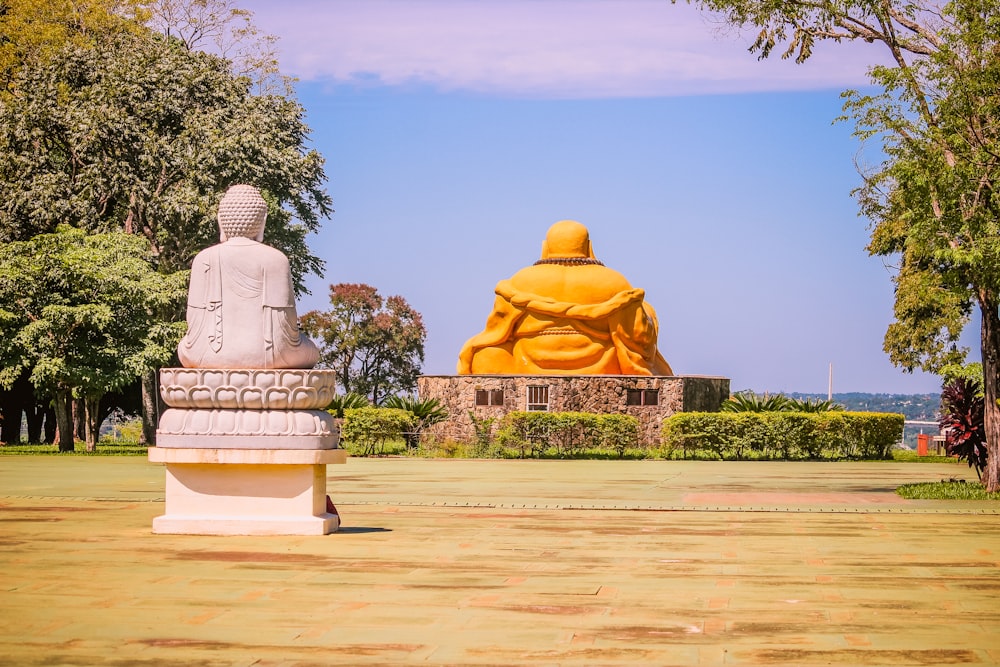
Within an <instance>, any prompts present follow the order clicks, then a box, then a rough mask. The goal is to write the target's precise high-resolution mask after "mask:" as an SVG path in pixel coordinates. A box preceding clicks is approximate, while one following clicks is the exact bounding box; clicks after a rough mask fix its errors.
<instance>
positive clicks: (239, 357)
mask: <svg viewBox="0 0 1000 667" xmlns="http://www.w3.org/2000/svg"><path fill="white" fill-rule="evenodd" d="M266 219H267V202H266V201H264V198H263V197H262V196H261V194H260V192H259V191H258V190H257V189H256V188H254V187H252V186H249V185H234V186H232V187H231V188H229V190H228V191H227V192H226V194H225V195H224V196H223V198H222V201H221V202H220V204H219V215H218V220H219V230H220V241H221V242H220V243H219V244H218V245H214V246H212V247H210V248H206V249H205V250H203V251H201V252H200V253H198V255H197V256H196V257H195V259H194V262H193V263H192V265H191V285H190V287H189V289H188V305H187V325H188V330H187V333H186V334H185V335H184V338H183V339H182V340H181V342H180V345H178V347H177V354H178V356H179V357H180V361H181V364H182V365H184V366H185V367H186V368H312V367H313V366H314V365H315V364H316V362H317V361H318V360H319V350H318V349H317V348H316V345H315V344H314V343H313V342H312V341H311V340H310V339H309V338H307V337H306V336H305V335H303V334H302V333H300V332H299V328H298V316H297V314H296V312H295V293H294V290H293V288H292V274H291V271H290V270H289V266H288V258H287V257H285V255H284V254H283V253H282V252H281V251H279V250H276V249H275V248H272V247H270V246H267V245H264V244H263V243H261V241H262V239H263V238H264V222H265V220H266Z"/></svg>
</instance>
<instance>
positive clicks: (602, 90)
mask: <svg viewBox="0 0 1000 667" xmlns="http://www.w3.org/2000/svg"><path fill="white" fill-rule="evenodd" d="M243 4H244V5H246V6H247V7H248V8H249V9H252V10H253V11H254V13H255V20H256V22H257V23H258V25H259V26H260V27H261V28H262V29H263V30H264V31H266V32H269V33H272V34H275V35H277V36H278V37H279V38H280V42H279V48H280V51H281V62H282V67H283V69H284V70H285V71H286V72H287V73H290V74H293V75H295V76H298V77H300V78H302V79H307V80H325V81H329V82H331V83H334V84H345V83H346V84H350V83H356V84H360V85H373V84H374V85H384V86H406V85H424V86H430V87H432V88H435V89H438V90H442V91H469V92H474V93H479V94H487V95H498V96H518V97H523V96H526V97H569V98H591V97H637V96H669V95H689V94H702V93H730V92H747V91H765V90H795V89H798V90H802V89H820V88H834V87H845V86H857V85H863V84H864V83H865V81H866V79H865V71H866V67H867V65H868V64H870V63H871V60H872V57H873V53H877V52H875V51H873V50H872V49H871V48H870V47H869V48H864V47H863V46H862V45H857V46H856V47H855V45H851V47H848V48H845V47H844V45H840V46H839V47H838V46H835V45H829V48H820V49H818V52H817V55H815V56H814V57H813V58H812V59H810V61H809V62H807V63H806V64H804V65H795V64H794V63H792V62H791V61H781V60H780V59H778V58H776V57H773V58H772V59H771V60H770V61H766V62H758V61H757V60H756V58H755V57H754V56H753V55H751V54H749V53H747V50H746V49H747V45H748V44H749V41H748V40H747V39H746V38H745V37H741V36H740V35H737V34H736V33H734V32H733V31H731V30H728V31H727V30H723V29H722V27H721V24H720V23H719V22H718V21H715V20H713V19H712V18H711V17H708V16H706V15H705V14H703V13H701V12H699V11H698V10H697V9H695V8H694V7H692V6H689V5H687V4H684V3H683V0H681V2H679V3H678V4H672V3H671V2H670V1H669V0H332V1H326V2H324V1H320V0H290V1H285V2H280V3H278V2H268V1H266V0H254V1H251V2H245V3H243Z"/></svg>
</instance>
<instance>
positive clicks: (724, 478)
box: [0, 456, 1000, 667]
mask: <svg viewBox="0 0 1000 667" xmlns="http://www.w3.org/2000/svg"><path fill="white" fill-rule="evenodd" d="M970 475H971V476H974V474H973V473H971V472H970V471H969V470H968V469H967V468H966V467H965V466H964V465H961V466H960V465H948V464H895V463H714V462H629V461H625V462H616V461H610V462H592V461H581V462H573V461H442V460H412V459H382V460H375V459H351V460H349V461H348V462H347V464H346V465H343V466H330V467H329V480H330V481H329V491H330V494H331V496H332V497H333V500H334V502H335V503H336V504H337V506H338V509H339V510H340V514H341V516H342V518H343V522H344V528H343V529H342V531H341V532H340V533H337V534H334V535H328V536H324V537H266V538H264V537H198V536H172V535H153V534H152V533H151V531H150V527H151V522H152V519H153V517H155V516H157V515H158V514H160V513H162V508H163V505H162V495H163V483H164V471H163V468H162V467H161V466H158V465H155V464H151V463H148V462H147V461H146V460H145V459H143V458H137V457H131V458H126V457H122V458H105V457H94V458H85V457H55V456H48V457H32V456H25V457H21V456H4V457H0V664H2V665H150V666H153V665H185V666H194V667H198V666H212V665H247V666H249V665H261V666H264V665H289V666H290V665H333V664H337V665H371V664H381V665H401V664H419V663H422V664H429V665H441V664H448V665H487V664H488V665H619V664H640V665H1000V503H976V502H961V503H960V502H937V501H906V500H902V499H900V498H899V497H897V496H896V495H895V494H894V493H893V489H894V488H895V487H896V486H897V485H898V484H901V483H905V482H916V481H937V480H939V479H942V478H950V477H960V478H970Z"/></svg>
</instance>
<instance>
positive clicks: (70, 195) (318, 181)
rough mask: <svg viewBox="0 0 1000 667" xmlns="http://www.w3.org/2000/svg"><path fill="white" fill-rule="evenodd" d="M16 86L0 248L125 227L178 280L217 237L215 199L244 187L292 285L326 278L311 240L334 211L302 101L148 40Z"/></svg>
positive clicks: (0, 125) (97, 48) (32, 72)
mask: <svg viewBox="0 0 1000 667" xmlns="http://www.w3.org/2000/svg"><path fill="white" fill-rule="evenodd" d="M17 84H18V85H17V86H16V91H15V92H14V93H13V94H12V95H11V96H10V97H9V99H8V100H7V101H6V102H4V103H3V104H0V156H2V157H3V159H2V160H0V201H2V202H3V206H2V208H0V241H12V240H23V239H26V238H30V237H31V236H33V235H34V234H40V233H47V232H51V231H53V230H54V229H55V227H56V225H57V224H59V223H62V222H65V223H69V224H71V225H74V226H77V227H81V228H84V229H87V230H88V231H91V232H106V231H110V230H115V229H121V230H123V231H125V232H127V233H135V234H141V235H142V236H144V237H145V238H146V240H147V241H148V243H149V246H150V248H151V250H152V253H153V258H154V261H155V263H156V265H157V266H158V268H159V269H160V270H161V271H163V272H166V273H169V272H172V271H177V270H183V269H186V268H187V267H188V265H189V263H190V261H191V259H192V258H193V257H194V255H195V254H196V253H197V252H198V251H199V250H201V249H203V248H204V247H206V246H208V245H211V244H212V243H214V242H216V239H217V238H218V230H217V228H216V225H215V221H214V211H215V207H216V205H217V201H218V199H219V193H221V192H223V191H224V190H225V189H226V188H227V187H228V186H229V185H232V184H233V183H239V182H245V183H251V184H254V185H256V186H257V187H260V188H261V189H262V190H263V191H264V192H265V195H266V196H267V197H268V199H269V202H270V203H271V206H270V214H269V218H268V227H267V231H266V236H265V240H266V241H267V242H268V243H269V244H271V245H274V246H276V247H278V248H279V249H281V250H282V251H283V252H285V254H287V255H288V256H289V259H290V261H291V264H292V272H293V275H294V277H295V279H296V284H297V285H298V286H301V279H302V276H303V275H304V274H305V273H307V272H318V271H319V270H320V268H321V266H322V264H321V261H320V260H319V259H318V258H317V257H316V256H314V255H313V254H312V253H311V252H310V251H309V249H308V247H307V246H306V243H305V237H306V234H307V233H308V232H310V231H314V230H316V229H317V228H318V225H319V220H320V218H321V217H323V216H325V215H328V214H329V212H330V208H329V204H330V201H329V197H328V196H327V195H326V193H325V191H324V190H323V188H322V184H323V182H324V180H325V176H324V173H323V168H322V164H323V160H322V158H321V157H320V156H319V154H318V153H316V152H315V151H311V150H307V149H306V148H305V141H306V138H307V136H308V128H307V127H306V125H305V124H304V122H303V109H302V107H301V106H300V105H299V104H298V103H296V102H294V101H292V100H289V99H287V98H284V97H280V96H275V95H265V96H255V95H252V94H250V90H249V81H248V80H247V79H243V78H238V77H235V76H233V75H232V74H231V73H230V72H229V65H228V63H227V61H225V60H223V59H221V58H219V57H217V56H212V55H209V54H206V53H200V52H195V51H190V50H188V49H187V48H186V47H185V46H184V44H183V43H181V42H180V41H178V40H175V39H170V38H167V37H164V36H161V35H157V34H153V33H148V32H144V33H139V34H133V33H129V32H121V33H118V34H116V35H114V36H112V37H109V38H108V39H107V40H104V41H102V42H101V43H100V44H97V45H94V46H87V47H81V46H76V45H72V44H71V45H68V46H66V47H65V48H63V49H62V50H60V51H58V52H57V53H55V54H54V55H53V56H52V57H51V58H50V59H48V60H47V61H46V62H45V63H35V64H29V65H27V66H26V67H24V68H23V69H22V70H21V71H20V72H19V73H18V74H17ZM286 209H287V210H286ZM295 219H297V221H298V222H295V221H294V220H295Z"/></svg>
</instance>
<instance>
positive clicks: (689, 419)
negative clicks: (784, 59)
mask: <svg viewBox="0 0 1000 667" xmlns="http://www.w3.org/2000/svg"><path fill="white" fill-rule="evenodd" d="M903 419H904V417H903V415H900V414H889V413H882V412H840V411H837V412H815V413H810V412H681V413H678V414H675V415H673V416H671V417H668V418H667V419H665V420H664V421H663V427H662V430H661V436H662V442H663V447H664V449H665V450H666V456H667V458H716V459H724V460H746V459H777V460H802V459H828V460H839V459H867V460H872V459H888V458H891V452H892V448H893V446H894V445H895V444H896V443H897V442H899V441H900V440H901V439H902V435H903Z"/></svg>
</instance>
